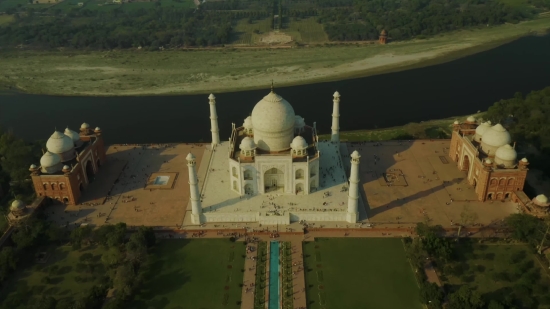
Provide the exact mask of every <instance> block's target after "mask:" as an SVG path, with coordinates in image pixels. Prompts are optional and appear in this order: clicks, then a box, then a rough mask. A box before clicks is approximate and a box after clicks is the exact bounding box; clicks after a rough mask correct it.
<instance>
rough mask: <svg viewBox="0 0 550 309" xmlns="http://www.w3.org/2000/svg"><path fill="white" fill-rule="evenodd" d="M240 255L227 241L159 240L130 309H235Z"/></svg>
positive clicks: (241, 245) (241, 262)
mask: <svg viewBox="0 0 550 309" xmlns="http://www.w3.org/2000/svg"><path fill="white" fill-rule="evenodd" d="M244 255H245V245H244V243H242V242H237V243H233V242H230V241H229V240H228V239H209V240H206V239H197V240H164V241H160V242H159V243H158V244H157V245H156V247H155V249H154V251H153V253H152V254H151V258H150V261H149V262H148V263H149V265H148V266H147V267H148V269H147V270H146V272H145V273H144V284H143V286H142V289H141V291H139V292H138V294H137V296H136V300H135V302H134V304H133V306H132V308H135V309H148V308H159V309H160V308H166V309H169V308H170V309H171V308H197V309H198V308H208V309H215V308H223V309H238V308H240V300H241V292H242V288H241V286H240V285H241V284H242V283H243V267H244V257H243V256H244Z"/></svg>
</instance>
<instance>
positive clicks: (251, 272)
mask: <svg viewBox="0 0 550 309" xmlns="http://www.w3.org/2000/svg"><path fill="white" fill-rule="evenodd" d="M247 246H251V247H253V248H254V251H252V252H250V253H248V254H247V255H246V259H245V260H244V276H243V291H242V296H241V308H243V309H244V308H248V309H250V308H254V287H252V286H253V285H255V284H256V261H254V260H252V258H256V256H257V255H258V250H257V249H258V245H257V244H248V245H247ZM247 290H248V292H247Z"/></svg>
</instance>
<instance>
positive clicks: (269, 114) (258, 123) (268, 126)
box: [252, 91, 295, 133]
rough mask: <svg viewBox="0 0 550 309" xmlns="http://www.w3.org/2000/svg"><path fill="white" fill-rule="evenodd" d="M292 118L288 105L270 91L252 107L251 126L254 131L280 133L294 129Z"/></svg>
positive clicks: (291, 111)
mask: <svg viewBox="0 0 550 309" xmlns="http://www.w3.org/2000/svg"><path fill="white" fill-rule="evenodd" d="M294 116H295V115H294V109H293V108H292V106H291V105H290V103H288V102H287V101H286V100H285V99H283V98H282V97H281V96H279V95H277V94H276V93H274V92H273V91H272V92H270V93H269V94H268V95H266V96H265V97H264V98H263V99H262V100H261V101H260V102H258V103H257V104H256V106H254V109H253V110H252V125H253V127H254V130H255V131H256V130H257V131H261V132H265V133H280V132H284V131H286V130H288V129H292V128H293V127H294V121H295V118H294Z"/></svg>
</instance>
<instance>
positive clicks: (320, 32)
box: [283, 17, 328, 43]
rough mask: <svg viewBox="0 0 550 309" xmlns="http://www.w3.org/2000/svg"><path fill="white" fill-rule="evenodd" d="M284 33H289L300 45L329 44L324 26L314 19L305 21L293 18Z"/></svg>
mask: <svg viewBox="0 0 550 309" xmlns="http://www.w3.org/2000/svg"><path fill="white" fill-rule="evenodd" d="M283 32H284V33H288V34H289V35H290V36H292V38H293V39H294V40H295V41H296V42H299V43H324V42H328V37H327V34H326V33H325V30H324V28H323V25H322V24H320V23H318V22H317V21H316V20H315V18H314V17H311V18H304V19H293V18H291V19H290V21H289V22H288V24H286V25H285V26H284V28H283Z"/></svg>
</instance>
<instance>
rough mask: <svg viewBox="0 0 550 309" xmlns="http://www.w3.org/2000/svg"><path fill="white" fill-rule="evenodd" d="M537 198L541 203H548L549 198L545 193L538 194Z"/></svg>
mask: <svg viewBox="0 0 550 309" xmlns="http://www.w3.org/2000/svg"><path fill="white" fill-rule="evenodd" d="M535 200H537V202H539V203H541V204H547V203H548V198H547V197H546V195H544V194H539V195H537V197H535Z"/></svg>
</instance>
